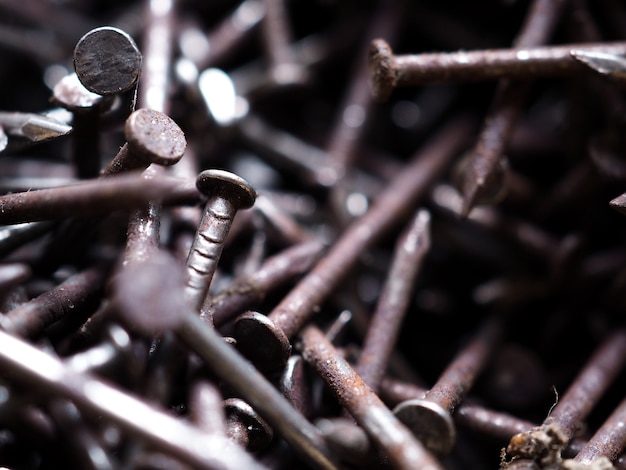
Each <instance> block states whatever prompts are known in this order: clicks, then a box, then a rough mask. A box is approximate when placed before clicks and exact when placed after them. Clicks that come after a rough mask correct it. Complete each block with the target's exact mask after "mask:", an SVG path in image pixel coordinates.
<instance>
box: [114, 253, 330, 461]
mask: <svg viewBox="0 0 626 470" xmlns="http://www.w3.org/2000/svg"><path fill="white" fill-rule="evenodd" d="M137 279H144V280H145V282H144V283H143V285H142V286H140V288H139V289H135V288H134V287H137V286H131V284H132V282H131V281H132V280H137ZM129 282H130V283H131V284H129ZM184 284H185V274H184V272H183V270H182V269H181V267H179V266H178V265H177V264H176V263H175V261H174V260H173V258H171V257H170V256H169V255H167V254H166V253H164V252H161V251H158V252H157V253H155V254H154V255H153V256H151V257H150V258H148V259H147V260H145V262H143V263H141V264H133V265H129V266H127V268H126V269H124V270H122V271H121V272H120V273H119V274H118V276H117V281H116V283H115V291H116V303H117V305H118V310H119V314H120V315H122V316H123V318H124V319H125V321H127V322H128V323H129V324H131V325H133V327H135V328H138V329H140V330H141V331H143V332H145V333H150V332H153V331H155V330H158V331H164V330H170V329H173V330H174V331H175V333H176V335H177V336H178V337H179V338H180V339H181V340H182V341H183V342H184V343H185V344H186V345H187V346H188V347H189V348H190V349H191V350H192V351H194V352H195V353H196V354H198V356H200V357H201V359H202V360H203V361H204V362H205V363H206V365H207V366H208V367H209V368H210V369H211V371H212V372H213V373H215V374H216V375H217V376H218V377H219V378H220V379H221V380H223V381H224V382H225V383H226V384H227V385H228V386H229V387H231V388H232V389H233V390H236V391H237V393H238V394H239V395H240V396H241V397H242V398H243V399H244V400H245V401H246V402H248V403H249V404H250V405H251V406H252V407H253V408H254V409H255V410H256V411H257V412H258V413H259V414H260V415H261V416H262V417H263V418H264V419H265V420H266V421H267V422H268V423H269V424H270V425H271V426H272V427H273V428H274V429H275V430H276V431H278V432H279V433H280V434H281V436H282V437H283V438H284V439H285V440H286V441H287V442H289V443H290V444H291V445H292V447H293V448H294V449H295V450H296V451H298V453H300V454H301V455H302V456H303V457H306V458H307V459H308V461H309V463H311V464H312V465H314V466H315V467H316V468H323V469H332V468H336V466H335V464H334V463H333V460H332V457H331V454H330V452H329V450H328V449H327V447H326V444H325V443H324V441H323V439H322V437H321V436H320V435H319V432H318V431H317V429H316V428H315V426H313V425H312V424H311V423H309V422H308V421H307V420H306V419H305V418H304V417H303V416H302V415H300V414H299V413H298V412H297V411H296V410H295V409H294V408H293V407H292V406H291V405H290V404H289V403H288V402H287V400H286V399H285V398H284V397H283V396H282V395H281V394H280V392H278V390H276V389H275V388H274V387H273V386H272V385H271V384H270V383H269V382H268V381H267V380H266V379H265V378H264V377H263V376H262V375H261V374H260V373H259V372H258V371H257V370H256V369H254V368H253V367H251V366H250V364H249V362H248V361H246V360H245V359H244V358H243V357H241V356H240V355H239V354H238V353H237V352H236V351H235V350H234V348H233V347H232V346H230V345H228V344H226V343H225V342H224V340H223V339H222V337H221V336H220V335H219V334H218V333H217V332H216V331H215V330H214V329H213V328H211V327H208V326H207V325H206V324H205V322H204V321H203V320H202V319H200V317H199V316H198V315H197V313H194V309H193V308H190V307H188V308H185V307H183V308H182V309H181V306H185V305H187V300H186V299H187V298H186V295H185V293H184V289H183V286H184ZM159 294H160V295H159ZM148 305H150V306H151V307H150V308H149V310H150V311H151V313H150V315H146V313H147V311H148V310H146V306H148Z"/></svg>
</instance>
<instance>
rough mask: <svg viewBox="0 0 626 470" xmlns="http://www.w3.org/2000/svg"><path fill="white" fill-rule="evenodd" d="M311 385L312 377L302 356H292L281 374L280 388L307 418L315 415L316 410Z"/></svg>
mask: <svg viewBox="0 0 626 470" xmlns="http://www.w3.org/2000/svg"><path fill="white" fill-rule="evenodd" d="M311 387H312V384H311V378H310V376H309V373H308V370H307V369H306V364H305V362H304V360H303V359H302V356H300V355H298V354H294V355H292V356H290V357H289V359H288V360H287V364H286V366H285V370H284V371H283V373H282V374H281V376H280V380H279V383H278V388H279V390H280V392H281V393H282V394H283V396H284V397H285V398H286V399H287V401H289V403H291V405H292V406H293V407H294V408H295V409H296V410H298V411H299V412H300V413H301V414H302V416H305V417H307V418H309V417H311V416H313V412H314V405H313V397H312V390H311Z"/></svg>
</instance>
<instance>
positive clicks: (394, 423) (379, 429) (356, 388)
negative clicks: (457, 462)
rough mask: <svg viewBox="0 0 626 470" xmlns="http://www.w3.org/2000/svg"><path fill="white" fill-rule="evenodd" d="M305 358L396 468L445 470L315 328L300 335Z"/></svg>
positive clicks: (307, 328) (311, 327)
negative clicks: (440, 469) (442, 469)
mask: <svg viewBox="0 0 626 470" xmlns="http://www.w3.org/2000/svg"><path fill="white" fill-rule="evenodd" d="M300 337H301V346H300V348H301V349H302V357H303V358H304V360H305V361H307V362H308V363H309V364H310V365H311V367H313V369H314V370H315V372H317V374H318V375H320V377H322V379H324V382H326V384H327V385H328V386H329V387H330V388H331V389H332V391H333V393H334V394H335V396H336V397H337V399H338V400H339V402H340V403H341V405H342V406H343V407H344V408H345V409H346V410H348V411H349V412H350V414H351V415H352V416H353V417H354V419H355V420H356V422H357V423H358V424H359V425H360V426H361V427H362V428H363V429H364V430H365V432H367V433H368V435H369V437H370V438H371V439H372V441H373V442H375V443H376V445H377V446H378V447H379V448H380V450H381V451H382V452H383V453H384V454H385V455H386V456H387V457H388V458H389V460H390V462H392V464H393V465H394V466H395V467H396V468H399V469H400V468H402V469H407V470H408V469H409V468H422V469H429V470H431V469H432V470H435V469H439V468H442V467H441V465H440V464H439V463H438V462H437V460H436V459H435V458H434V457H433V456H432V455H431V454H430V453H429V452H428V451H427V450H426V449H425V448H424V447H423V446H422V444H420V443H419V442H418V441H417V440H416V438H415V437H414V436H413V435H412V434H411V432H409V430H408V429H406V428H405V427H404V426H402V424H400V422H399V421H398V420H397V418H395V417H394V415H393V414H392V413H391V412H390V411H389V409H388V408H387V407H386V406H385V405H384V404H383V402H382V401H381V400H380V398H378V396H377V395H376V394H375V393H374V392H373V391H372V390H371V389H370V388H369V387H368V386H367V385H366V384H365V383H364V382H363V380H362V379H361V377H359V376H358V375H357V374H356V372H355V371H354V370H353V369H352V367H350V365H349V364H348V362H347V361H346V360H345V359H343V358H342V357H341V356H339V354H337V351H336V350H335V348H334V347H333V345H332V344H331V343H330V341H328V339H326V338H325V337H324V334H323V333H322V332H321V331H320V330H319V329H318V328H316V327H315V326H307V327H306V328H305V329H304V330H303V332H302V333H301V335H300Z"/></svg>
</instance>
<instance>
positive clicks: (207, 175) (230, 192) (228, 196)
mask: <svg viewBox="0 0 626 470" xmlns="http://www.w3.org/2000/svg"><path fill="white" fill-rule="evenodd" d="M196 185H197V187H198V190H199V191H200V192H202V193H203V194H204V195H205V196H206V197H207V198H208V201H207V203H206V206H205V209H204V213H203V215H202V220H201V221H200V225H199V227H198V231H197V232H196V237H195V239H194V241H193V244H192V246H191V250H190V251H189V257H188V258H187V283H186V288H185V292H186V295H187V298H188V299H189V301H190V302H191V305H192V306H193V307H194V308H195V309H196V310H198V311H200V308H201V307H202V304H203V302H204V298H205V297H206V294H207V292H208V290H209V286H210V284H211V280H212V279H213V275H214V274H215V270H216V269H217V262H218V260H219V258H220V255H221V253H222V249H223V247H224V241H225V240H226V236H227V235H228V231H229V230H230V226H231V224H232V221H233V219H234V218H235V215H236V214H237V211H238V210H239V209H247V208H248V207H251V206H252V205H253V204H254V200H255V198H256V192H255V191H254V189H253V188H252V186H250V185H249V184H248V182H246V181H245V180H244V179H243V178H240V177H239V176H237V175H235V174H233V173H230V172H227V171H224V170H205V171H203V172H202V173H200V174H199V175H198V179H197V183H196Z"/></svg>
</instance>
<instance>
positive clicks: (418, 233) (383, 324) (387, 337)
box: [354, 209, 430, 392]
mask: <svg viewBox="0 0 626 470" xmlns="http://www.w3.org/2000/svg"><path fill="white" fill-rule="evenodd" d="M429 249H430V213H429V212H428V211H426V210H425V209H421V210H419V211H418V212H417V213H416V214H415V216H414V217H413V219H412V220H411V221H410V223H409V224H408V225H407V227H406V228H405V230H404V232H403V233H402V234H401V235H400V237H399V238H398V241H397V243H396V248H395V253H394V256H393V261H392V262H391V267H390V268H389V273H388V274H387V279H386V281H385V285H384V287H383V289H382V291H381V294H380V297H379V300H378V304H377V306H376V310H375V311H374V314H373V316H372V319H371V321H370V325H369V328H368V332H367V336H366V337H365V340H364V341H363V349H362V350H361V354H360V356H359V360H358V362H357V364H356V366H355V367H354V369H355V370H356V372H357V373H358V374H359V375H360V376H361V378H362V379H363V381H364V382H365V383H366V384H367V385H368V386H369V387H370V388H371V389H372V390H374V392H377V391H378V388H379V386H380V381H381V380H382V378H383V376H384V374H385V372H386V371H387V366H388V363H389V358H390V355H391V351H392V350H393V349H394V347H395V345H396V340H397V338H398V334H399V332H400V327H401V326H402V322H403V320H404V315H405V314H406V312H407V309H408V307H409V303H410V301H411V295H412V293H413V286H414V285H415V279H416V278H417V276H418V273H419V272H420V268H421V267H422V264H423V260H424V257H425V256H426V254H427V253H428V251H429Z"/></svg>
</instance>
